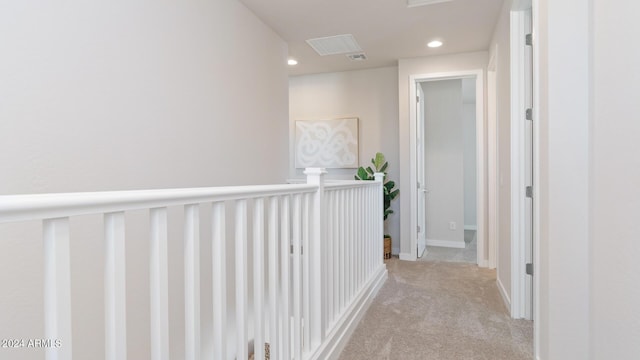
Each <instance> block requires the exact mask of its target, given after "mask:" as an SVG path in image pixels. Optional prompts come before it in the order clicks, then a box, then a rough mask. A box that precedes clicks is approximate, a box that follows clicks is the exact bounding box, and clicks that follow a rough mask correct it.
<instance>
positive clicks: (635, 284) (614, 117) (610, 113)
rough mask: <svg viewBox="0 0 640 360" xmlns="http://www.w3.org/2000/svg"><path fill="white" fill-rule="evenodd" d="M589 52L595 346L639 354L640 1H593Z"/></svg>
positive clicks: (610, 355) (618, 354) (598, 355)
mask: <svg viewBox="0 0 640 360" xmlns="http://www.w3.org/2000/svg"><path fill="white" fill-rule="evenodd" d="M591 11H592V16H593V18H592V23H591V26H592V32H591V51H592V64H591V71H592V72H593V73H592V78H591V86H592V92H591V94H590V95H591V100H592V103H591V106H592V107H591V109H590V110H591V111H592V118H591V128H590V129H589V130H590V131H591V138H590V141H591V147H590V150H591V151H590V155H591V156H590V160H591V163H590V165H591V168H590V172H589V178H590V179H591V182H590V184H589V187H590V189H589V191H590V195H591V203H590V206H591V212H590V214H589V215H590V216H589V219H590V224H591V227H590V229H589V232H590V235H591V241H592V246H591V249H590V254H589V257H590V261H591V262H590V274H591V283H590V289H589V292H590V295H591V303H590V309H589V312H590V315H591V323H590V330H591V331H590V334H589V338H590V345H591V348H590V350H591V351H590V353H591V358H592V359H621V360H628V359H637V358H640V341H638V339H640V310H639V309H638V304H640V285H639V284H640V273H639V272H638V271H637V267H638V259H640V237H639V236H638V230H639V229H640V228H639V227H638V217H639V216H640V188H639V187H638V186H639V185H640V151H639V147H638V136H640V122H638V113H640V103H639V102H638V94H640V69H639V68H638V64H640V49H638V47H637V46H636V45H635V44H633V43H631V42H628V41H615V40H614V39H625V38H627V37H628V36H629V35H630V34H640V23H638V16H637V14H638V13H640V4H639V3H638V2H633V1H628V2H612V1H606V0H594V1H593V7H592V9H591Z"/></svg>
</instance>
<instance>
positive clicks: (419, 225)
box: [418, 225, 421, 234]
mask: <svg viewBox="0 0 640 360" xmlns="http://www.w3.org/2000/svg"><path fill="white" fill-rule="evenodd" d="M420 230H421V229H420V225H418V234H419V233H420Z"/></svg>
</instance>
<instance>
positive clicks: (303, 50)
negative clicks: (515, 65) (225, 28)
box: [240, 0, 503, 75]
mask: <svg viewBox="0 0 640 360" xmlns="http://www.w3.org/2000/svg"><path fill="white" fill-rule="evenodd" d="M240 1H241V2H242V3H244V4H245V5H246V6H247V7H248V8H249V9H250V10H252V11H253V12H254V13H255V14H256V15H257V16H258V17H259V18H261V19H262V20H263V21H264V22H265V23H266V24H267V25H269V26H270V27H272V28H273V29H274V30H275V31H276V32H277V33H278V34H279V35H280V36H281V37H282V38H283V39H284V40H285V41H286V42H287V43H288V45H289V56H290V57H293V58H295V59H297V60H298V62H299V63H298V65H297V66H294V67H291V69H290V74H291V75H299V74H310V73H321V72H333V71H345V70H356V69H366V68H373V67H381V66H388V65H395V64H397V60H398V59H402V58H411V57H421V56H431V55H443V54H452V53H460V52H469V51H480V50H487V49H488V47H489V41H490V40H491V35H492V34H493V29H494V27H495V24H496V21H497V19H498V15H499V13H500V9H501V7H502V2H503V0H454V1H451V2H445V3H438V4H433V5H428V6H418V7H412V8H408V7H407V6H406V0H240ZM340 34H353V36H355V38H356V40H357V41H358V43H359V44H360V46H361V47H362V49H363V51H364V52H365V53H366V55H367V60H366V61H360V62H353V61H351V60H349V59H348V58H347V57H346V56H345V55H329V56H319V55H318V54H317V53H316V52H315V51H314V50H313V49H311V47H310V46H309V45H308V44H307V43H306V42H305V40H307V39H311V38H317V37H325V36H333V35H340ZM433 39H439V40H442V41H443V42H444V45H443V46H442V47H440V48H437V49H430V48H428V47H427V46H426V44H427V42H429V41H431V40H433Z"/></svg>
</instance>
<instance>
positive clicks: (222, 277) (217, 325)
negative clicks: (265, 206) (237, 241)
mask: <svg viewBox="0 0 640 360" xmlns="http://www.w3.org/2000/svg"><path fill="white" fill-rule="evenodd" d="M225 218H226V216H225V204H224V202H215V203H213V205H212V207H211V228H212V229H211V234H212V237H213V239H212V241H213V243H212V246H211V249H212V256H211V264H212V268H213V269H212V270H213V277H212V278H213V279H212V280H213V355H214V356H213V358H214V359H226V358H227V260H226V258H227V244H226V242H227V239H226V224H225V221H226V220H225Z"/></svg>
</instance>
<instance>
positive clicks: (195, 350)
mask: <svg viewBox="0 0 640 360" xmlns="http://www.w3.org/2000/svg"><path fill="white" fill-rule="evenodd" d="M199 208H200V207H199V205H198V204H191V205H185V206H184V292H185V294H184V307H185V314H184V318H185V329H184V330H185V346H184V347H185V359H187V360H198V359H200V351H201V347H200V211H199Z"/></svg>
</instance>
